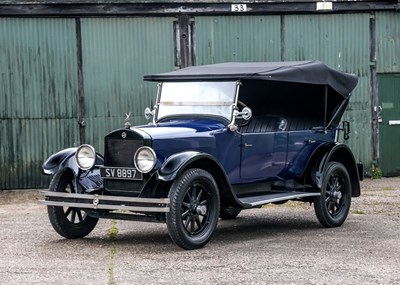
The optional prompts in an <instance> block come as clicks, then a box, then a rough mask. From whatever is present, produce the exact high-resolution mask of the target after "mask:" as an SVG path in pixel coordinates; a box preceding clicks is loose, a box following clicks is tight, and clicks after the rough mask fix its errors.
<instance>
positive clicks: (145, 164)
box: [134, 146, 156, 173]
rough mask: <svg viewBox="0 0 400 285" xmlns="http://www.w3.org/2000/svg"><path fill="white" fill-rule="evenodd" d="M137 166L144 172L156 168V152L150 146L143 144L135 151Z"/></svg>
mask: <svg viewBox="0 0 400 285" xmlns="http://www.w3.org/2000/svg"><path fill="white" fill-rule="evenodd" d="M134 162H135V166H136V168H137V169H138V170H139V171H140V172H143V173H147V172H149V171H151V170H152V169H153V168H154V165H155V164H156V154H155V153H154V150H152V149H151V148H149V147H148V146H142V147H141V148H139V149H138V150H137V151H136V153H135V158H134Z"/></svg>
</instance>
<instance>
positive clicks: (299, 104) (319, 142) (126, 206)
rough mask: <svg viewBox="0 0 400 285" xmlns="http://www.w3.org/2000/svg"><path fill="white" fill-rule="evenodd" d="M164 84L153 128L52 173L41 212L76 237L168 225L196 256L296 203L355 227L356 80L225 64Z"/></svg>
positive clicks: (79, 151)
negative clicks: (259, 213)
mask: <svg viewBox="0 0 400 285" xmlns="http://www.w3.org/2000/svg"><path fill="white" fill-rule="evenodd" d="M144 79H145V80H148V81H155V82H158V93H157V99H156V104H155V106H154V108H153V109H150V108H146V110H145V114H146V117H147V118H148V119H149V120H150V123H149V124H146V125H142V126H131V124H130V123H129V116H127V118H126V122H125V124H124V127H123V128H121V129H117V130H115V131H112V132H111V133H109V134H107V135H106V137H105V146H104V148H105V153H104V156H103V155H101V154H98V153H96V151H95V149H94V148H93V147H92V146H90V145H87V144H85V145H81V146H80V147H78V148H69V149H65V150H62V151H60V152H58V153H55V154H53V155H52V156H50V157H49V158H48V159H47V160H46V162H45V163H44V164H43V172H44V173H45V174H48V175H54V177H53V179H52V182H51V184H50V189H49V191H46V192H44V199H43V200H41V203H43V204H45V205H47V206H48V216H49V219H50V222H51V224H52V226H53V227H54V229H55V230H56V232H57V233H59V234H60V235H61V236H64V237H66V238H80V237H84V236H86V235H88V234H89V233H90V232H91V231H92V230H93V229H94V227H95V226H96V224H97V221H98V219H99V218H112V219H125V220H134V221H146V222H164V223H166V224H167V228H168V232H169V235H170V236H171V238H172V240H173V241H174V242H175V243H176V244H177V245H178V246H180V247H182V248H184V249H197V248H201V247H203V246H204V245H206V244H207V243H208V242H209V241H210V239H211V238H212V236H213V233H214V230H215V228H216V226H217V223H218V220H219V218H221V219H232V218H235V217H236V216H237V215H238V214H239V213H240V212H241V211H242V210H245V209H251V208H257V207H261V206H262V205H265V204H268V203H277V204H279V203H284V202H286V201H289V200H294V201H300V202H309V203H313V204H314V208H315V213H316V216H317V218H318V220H319V222H320V223H321V224H322V225H323V226H325V227H337V226H340V225H342V224H343V222H344V221H345V220H346V218H347V215H348V213H349V209H350V204H351V198H352V197H357V196H359V195H360V178H361V177H362V165H361V164H357V163H356V161H355V158H354V156H353V154H352V152H351V150H350V149H349V147H348V146H347V145H345V144H342V143H339V142H338V141H339V135H340V134H342V136H341V137H343V138H344V139H347V138H348V137H349V132H350V126H349V123H348V122H341V117H342V115H343V113H344V111H345V109H346V106H347V105H348V102H349V97H350V92H351V91H352V90H353V89H354V88H355V86H356V85H357V81H358V78H357V77H356V76H355V75H352V74H347V73H343V72H340V71H336V70H334V69H332V68H330V67H328V66H326V65H325V64H323V63H321V62H319V61H301V62H260V63H221V64H212V65H203V66H193V67H188V68H184V69H181V70H177V71H172V72H168V73H161V74H154V75H147V76H145V77H144Z"/></svg>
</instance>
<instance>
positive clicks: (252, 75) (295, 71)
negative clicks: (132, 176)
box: [144, 61, 358, 98]
mask: <svg viewBox="0 0 400 285" xmlns="http://www.w3.org/2000/svg"><path fill="white" fill-rule="evenodd" d="M240 79H258V80H274V81H283V82H297V83H305V84H318V85H326V86H329V87H331V88H332V89H333V90H334V91H336V93H338V94H340V95H341V96H343V97H344V98H348V97H349V96H350V92H351V91H352V90H353V89H354V88H355V87H356V85H357V82H358V77H357V76H356V75H354V74H349V73H344V72H341V71H338V70H335V69H333V68H330V67H329V66H327V65H325V64H324V63H322V62H320V61H286V62H229V63H219V64H210V65H200V66H192V67H187V68H183V69H179V70H176V71H171V72H166V73H160V74H153V75H146V76H144V80H147V81H160V82H163V81H206V80H240Z"/></svg>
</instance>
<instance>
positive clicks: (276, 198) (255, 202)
mask: <svg viewBox="0 0 400 285" xmlns="http://www.w3.org/2000/svg"><path fill="white" fill-rule="evenodd" d="M320 195H321V194H320V193H319V192H314V193H310V192H308V193H307V192H296V191H293V192H280V193H276V192H275V193H271V194H265V195H260V196H252V197H244V198H239V201H240V202H241V203H242V204H243V206H244V207H245V208H252V207H257V206H262V205H265V204H268V203H274V202H281V201H287V200H295V199H300V198H305V197H317V196H320Z"/></svg>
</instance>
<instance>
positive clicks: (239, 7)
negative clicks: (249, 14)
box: [231, 4, 247, 12]
mask: <svg viewBox="0 0 400 285" xmlns="http://www.w3.org/2000/svg"><path fill="white" fill-rule="evenodd" d="M231 11H232V12H246V11H247V6H246V4H232V5H231Z"/></svg>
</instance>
